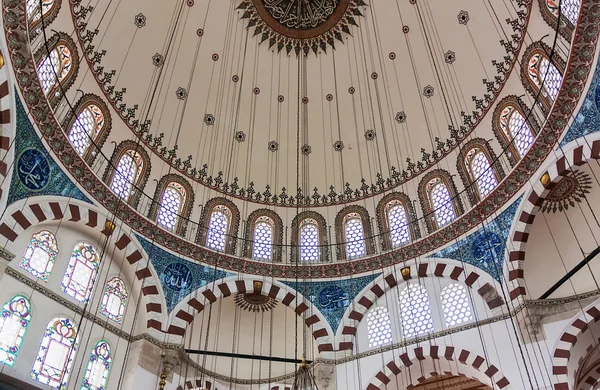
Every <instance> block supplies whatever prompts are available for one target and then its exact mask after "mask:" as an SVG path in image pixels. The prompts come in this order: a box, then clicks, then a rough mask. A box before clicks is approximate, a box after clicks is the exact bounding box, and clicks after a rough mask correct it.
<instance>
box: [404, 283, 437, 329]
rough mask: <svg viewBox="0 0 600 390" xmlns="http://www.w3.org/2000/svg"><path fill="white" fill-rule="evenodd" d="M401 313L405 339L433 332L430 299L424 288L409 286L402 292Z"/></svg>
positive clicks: (415, 285)
mask: <svg viewBox="0 0 600 390" xmlns="http://www.w3.org/2000/svg"><path fill="white" fill-rule="evenodd" d="M400 313H401V314H402V329H403V330H404V336H405V337H413V336H418V335H421V334H424V333H427V332H431V331H433V320H432V318H431V308H430V306H429V297H428V296H427V291H426V290H425V288H423V287H422V286H420V285H418V284H409V285H408V286H407V287H406V288H405V289H404V290H402V291H401V292H400Z"/></svg>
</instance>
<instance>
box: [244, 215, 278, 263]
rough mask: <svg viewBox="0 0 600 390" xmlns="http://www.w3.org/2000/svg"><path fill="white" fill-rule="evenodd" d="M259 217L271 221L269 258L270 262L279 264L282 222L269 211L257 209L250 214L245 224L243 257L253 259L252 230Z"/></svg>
mask: <svg viewBox="0 0 600 390" xmlns="http://www.w3.org/2000/svg"><path fill="white" fill-rule="evenodd" d="M260 217H269V218H271V220H272V221H273V223H274V225H273V243H272V245H273V249H272V253H273V255H272V256H271V260H270V261H272V262H277V263H281V257H282V252H283V250H282V249H283V248H282V247H283V221H282V220H281V217H280V216H279V214H277V213H276V212H274V211H273V210H269V209H258V210H255V211H253V212H252V213H250V215H249V216H248V221H247V222H246V229H245V230H246V231H245V234H244V237H245V243H244V252H243V256H244V257H247V258H251V257H253V251H254V230H255V228H256V223H257V221H258V219H259V218H260Z"/></svg>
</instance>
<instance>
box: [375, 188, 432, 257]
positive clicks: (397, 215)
mask: <svg viewBox="0 0 600 390" xmlns="http://www.w3.org/2000/svg"><path fill="white" fill-rule="evenodd" d="M375 215H376V217H377V227H378V228H379V234H380V235H381V238H382V239H381V247H382V249H383V250H384V251H386V250H389V249H393V248H396V247H398V246H401V245H404V244H405V243H409V242H411V241H414V240H417V239H419V238H421V229H420V228H419V223H418V221H417V214H416V212H415V208H414V206H413V204H412V202H411V200H410V198H409V197H408V195H406V194H404V193H402V192H392V193H389V194H387V195H386V196H384V197H383V198H381V200H380V201H379V203H377V208H376V210H375Z"/></svg>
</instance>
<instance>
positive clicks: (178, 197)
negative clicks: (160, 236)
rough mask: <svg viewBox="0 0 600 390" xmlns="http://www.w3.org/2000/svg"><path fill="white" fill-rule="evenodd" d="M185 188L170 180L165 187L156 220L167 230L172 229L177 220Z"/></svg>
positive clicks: (183, 200)
mask: <svg viewBox="0 0 600 390" xmlns="http://www.w3.org/2000/svg"><path fill="white" fill-rule="evenodd" d="M185 196H186V194H185V188H183V186H182V185H181V184H179V183H176V182H171V183H169V185H167V188H165V190H164V192H163V196H162V200H161V202H160V208H159V209H158V216H157V219H156V220H157V222H158V224H159V225H160V226H162V227H164V228H165V229H168V230H174V229H175V227H176V226H177V222H178V220H179V214H180V213H181V206H182V205H183V203H184V202H185Z"/></svg>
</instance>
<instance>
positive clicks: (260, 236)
mask: <svg viewBox="0 0 600 390" xmlns="http://www.w3.org/2000/svg"><path fill="white" fill-rule="evenodd" d="M274 226H275V223H274V222H273V220H272V219H271V218H269V217H266V216H263V217H259V218H258V219H257V220H256V223H255V225H254V237H253V243H252V258H253V259H260V260H271V259H272V256H273V253H272V252H273V230H274Z"/></svg>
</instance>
